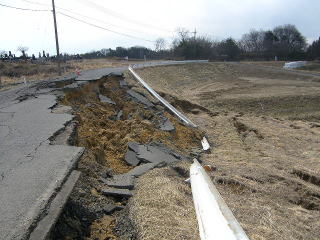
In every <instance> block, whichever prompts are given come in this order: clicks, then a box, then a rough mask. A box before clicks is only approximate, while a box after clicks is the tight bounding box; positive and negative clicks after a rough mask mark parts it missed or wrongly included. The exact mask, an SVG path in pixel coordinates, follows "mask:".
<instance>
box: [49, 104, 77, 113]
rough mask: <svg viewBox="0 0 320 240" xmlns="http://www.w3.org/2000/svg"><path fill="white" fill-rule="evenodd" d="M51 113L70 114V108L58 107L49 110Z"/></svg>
mask: <svg viewBox="0 0 320 240" xmlns="http://www.w3.org/2000/svg"><path fill="white" fill-rule="evenodd" d="M51 112H52V113H57V114H59V113H60V114H61V113H69V114H71V113H72V107H70V106H66V105H58V106H56V107H54V108H53V109H52V110H51Z"/></svg>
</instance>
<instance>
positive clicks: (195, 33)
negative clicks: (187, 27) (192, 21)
mask: <svg viewBox="0 0 320 240" xmlns="http://www.w3.org/2000/svg"><path fill="white" fill-rule="evenodd" d="M192 33H193V38H194V39H196V36H197V29H196V28H195V29H194V32H192Z"/></svg>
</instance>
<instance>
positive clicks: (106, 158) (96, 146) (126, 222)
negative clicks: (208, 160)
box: [51, 77, 204, 240]
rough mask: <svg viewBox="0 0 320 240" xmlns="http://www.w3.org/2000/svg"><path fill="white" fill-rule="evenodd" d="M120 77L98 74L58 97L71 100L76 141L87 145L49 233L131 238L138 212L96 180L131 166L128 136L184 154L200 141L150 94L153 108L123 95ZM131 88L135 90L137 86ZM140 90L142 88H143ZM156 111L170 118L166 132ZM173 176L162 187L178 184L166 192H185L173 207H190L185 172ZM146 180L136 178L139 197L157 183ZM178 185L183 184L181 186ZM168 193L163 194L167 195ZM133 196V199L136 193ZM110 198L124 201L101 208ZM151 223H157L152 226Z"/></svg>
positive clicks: (195, 132) (68, 102)
mask: <svg viewBox="0 0 320 240" xmlns="http://www.w3.org/2000/svg"><path fill="white" fill-rule="evenodd" d="M119 80H120V79H119V78H115V77H112V78H111V77H110V78H105V79H101V80H100V81H97V82H95V83H90V84H88V85H85V86H83V87H81V88H79V89H75V90H68V91H66V92H65V97H64V98H63V99H61V102H60V103H61V104H63V105H68V106H71V107H72V108H73V111H74V114H75V116H76V122H77V130H76V142H75V145H77V146H82V147H85V149H86V150H85V153H84V155H83V156H82V157H81V159H80V161H79V164H78V170H80V171H81V172H82V175H81V177H80V179H79V181H78V183H77V184H76V186H75V188H74V190H73V192H72V194H71V196H70V199H69V200H68V202H67V205H66V207H65V210H64V211H63V213H62V215H61V217H60V219H59V221H58V223H57V225H56V227H55V229H54V231H53V233H52V237H51V239H94V240H96V239H101V240H102V239H103V240H104V239H136V238H137V236H140V234H141V233H140V231H139V230H138V229H139V227H138V226H137V221H138V220H136V219H137V217H136V216H137V214H133V215H132V211H131V210H129V207H127V203H128V200H127V199H126V198H121V197H106V196H104V195H102V194H101V189H103V188H104V187H106V185H104V183H103V182H102V181H101V176H103V175H113V174H119V173H126V172H128V171H129V170H130V169H131V168H132V167H131V166H129V165H127V163H126V162H125V161H124V155H125V153H126V151H127V145H128V142H138V143H141V144H144V143H150V142H161V143H163V144H165V145H166V146H167V147H168V148H170V149H172V150H174V151H176V152H178V153H180V154H182V155H184V156H189V153H190V152H191V151H192V150H193V149H195V148H196V149H199V148H200V147H201V146H200V140H201V139H202V137H203V134H204V133H203V132H201V131H200V130H197V129H192V128H189V127H187V126H185V125H183V124H182V123H180V122H179V121H178V120H177V119H175V118H174V117H173V116H171V115H170V114H168V113H166V112H165V111H164V110H163V107H162V106H160V105H158V104H157V103H156V102H155V101H154V99H152V98H150V99H151V100H152V101H154V103H155V107H154V108H146V107H145V106H144V105H142V104H139V103H136V102H134V101H133V100H132V99H131V98H129V96H127V95H126V90H127V89H126V88H121V87H120V85H119ZM133 89H135V90H137V91H138V90H139V88H137V87H136V88H133ZM140 91H141V92H143V90H140ZM98 94H102V95H104V96H107V97H108V98H110V99H112V101H114V102H115V103H116V105H112V104H108V103H102V102H100V101H99V98H98ZM120 110H122V111H123V116H122V118H121V119H116V115H117V113H118V112H119V111H120ZM159 114H163V115H165V116H166V117H167V118H168V119H170V121H171V122H172V123H173V124H174V126H175V131H172V132H166V131H161V130H160V129H159V128H158V126H157V122H158V118H159ZM173 167H174V166H173ZM154 171H156V173H157V171H162V172H164V171H165V170H162V169H157V170H154ZM172 171H173V170H172ZM162 172H161V173H162ZM141 178H143V177H141ZM160 178H161V177H160ZM166 178H168V174H166V175H164V176H163V179H166ZM170 179H171V178H169V180H170ZM176 179H179V181H177V182H176V183H175V182H173V183H172V184H170V185H166V186H163V189H164V188H168V189H169V188H170V189H171V187H172V186H174V185H176V184H177V186H178V187H176V189H177V190H176V191H175V190H174V189H171V190H170V192H171V193H172V192H176V194H177V195H178V194H182V195H181V196H183V197H184V196H185V195H188V198H187V200H186V199H185V200H183V199H181V200H179V199H180V198H179V199H178V200H177V202H173V203H170V204H172V205H173V206H172V207H174V206H177V208H179V206H178V205H179V204H180V203H181V202H180V201H182V202H187V203H185V204H188V207H189V208H191V207H192V204H193V203H192V199H191V198H190V194H191V189H190V187H189V186H188V185H187V184H185V183H184V182H183V180H184V178H182V177H180V178H179V177H176ZM139 181H140V179H139ZM141 181H143V180H141ZM147 181H148V182H149V184H150V186H149V188H148V189H147V186H148V184H146V183H145V184H144V185H142V186H141V185H140V184H139V183H138V185H137V190H136V191H137V196H138V198H139V196H140V194H142V193H141V189H142V192H143V194H156V193H157V191H155V189H154V187H155V186H158V185H156V183H157V180H156V179H154V180H153V179H150V177H149V178H148V177H147ZM153 181H155V183H153ZM167 181H168V180H167ZM164 182H165V181H164ZM157 184H159V183H157ZM181 185H184V186H182V187H181ZM181 188H182V190H181ZM180 190H181V191H182V192H181V191H180ZM158 191H159V190H158ZM162 196H163V195H162ZM163 197H164V196H163ZM171 198H172V197H171ZM171 198H170V196H168V200H169V199H171ZM132 199H136V196H134V197H133V198H132ZM151 200H152V199H150V201H151ZM132 201H133V202H134V203H133V206H136V204H135V203H137V202H139V201H136V200H132ZM110 203H112V204H114V205H116V206H121V207H124V210H121V211H115V212H114V213H112V214H106V213H105V207H106V206H107V204H110ZM140 206H141V208H143V209H144V210H145V211H147V212H149V214H151V212H153V211H154V209H153V207H154V206H153V205H152V204H150V206H149V207H148V206H142V205H140ZM134 209H135V210H136V211H138V212H140V210H137V209H139V207H135V208H134ZM191 209H192V208H191ZM186 211H187V212H188V214H189V215H188V216H193V217H194V219H193V220H190V219H189V220H190V221H191V222H192V221H196V219H195V215H192V210H190V209H188V210H186ZM141 214H142V215H141ZM141 214H140V215H139V217H140V219H141V218H143V214H146V212H143V211H142V210H141ZM189 220H188V221H189ZM152 227H153V228H156V226H152ZM190 231H191V232H192V230H187V232H190ZM149 239H150V238H149ZM181 239H182V238H181Z"/></svg>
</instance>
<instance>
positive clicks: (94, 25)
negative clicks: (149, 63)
mask: <svg viewBox="0 0 320 240" xmlns="http://www.w3.org/2000/svg"><path fill="white" fill-rule="evenodd" d="M0 6H4V7H8V8H13V9H17V10H26V11H42V12H43V11H45V12H51V10H44V9H30V8H19V7H13V6H8V5H5V4H1V3H0ZM57 13H58V14H61V15H63V16H65V17H68V18H71V19H73V20H76V21H79V22H82V23H84V24H87V25H90V26H92V27H96V28H99V29H102V30H105V31H108V32H112V33H115V34H118V35H122V36H126V37H129V38H134V39H139V40H143V41H147V42H152V43H154V42H155V41H153V40H149V39H145V38H140V37H136V36H133V35H130V34H126V33H121V32H117V31H114V30H111V29H108V28H105V27H101V26H98V25H96V24H93V23H89V22H86V21H84V20H81V19H78V18H75V17H73V16H70V15H68V14H65V13H62V12H57Z"/></svg>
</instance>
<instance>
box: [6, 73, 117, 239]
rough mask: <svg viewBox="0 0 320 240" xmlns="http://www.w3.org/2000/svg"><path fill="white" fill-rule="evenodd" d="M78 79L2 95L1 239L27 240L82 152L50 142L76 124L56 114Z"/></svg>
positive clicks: (66, 113) (61, 113)
mask: <svg viewBox="0 0 320 240" xmlns="http://www.w3.org/2000/svg"><path fill="white" fill-rule="evenodd" d="M122 70H123V69H122ZM114 71H121V69H116V70H115V69H113V68H109V69H102V70H99V71H89V72H84V73H83V74H84V76H87V77H88V78H91V77H92V76H96V77H100V78H101V77H102V76H106V75H109V74H111V73H112V72H114ZM118 74H119V73H118ZM75 78H76V76H74V75H70V76H67V77H62V78H57V79H52V80H48V81H42V82H38V83H33V84H29V85H27V86H25V85H20V86H18V87H16V88H13V89H9V90H7V91H3V92H0V182H1V184H0V232H1V234H0V239H25V238H28V236H29V234H30V232H31V231H32V229H33V228H34V226H35V225H36V222H37V221H38V220H39V217H40V216H42V215H43V214H45V211H46V209H47V206H48V204H49V203H50V201H51V200H52V198H53V197H54V196H55V194H56V193H57V190H59V188H60V187H61V186H62V184H63V183H64V181H65V180H66V178H67V177H68V175H69V173H70V172H71V170H72V169H73V168H74V165H75V163H76V162H77V160H78V158H79V157H80V156H81V154H82V152H83V150H84V149H83V148H79V147H74V146H68V145H65V144H64V143H63V144H61V143H59V142H57V141H56V142H55V143H53V142H52V141H51V138H52V137H53V136H55V135H56V134H57V133H59V132H60V131H61V130H63V129H64V128H65V125H67V123H69V122H70V121H71V120H72V119H73V116H72V115H71V114H70V111H68V109H60V110H58V111H56V103H57V97H59V96H62V95H63V92H62V91H61V89H62V88H63V87H64V86H65V85H68V84H72V83H74V85H75V86H78V84H77V83H76V82H75V81H74V80H75ZM83 83H84V82H83V81H80V82H79V85H81V84H83ZM62 142H63V141H62Z"/></svg>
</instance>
